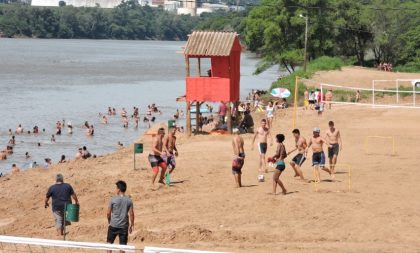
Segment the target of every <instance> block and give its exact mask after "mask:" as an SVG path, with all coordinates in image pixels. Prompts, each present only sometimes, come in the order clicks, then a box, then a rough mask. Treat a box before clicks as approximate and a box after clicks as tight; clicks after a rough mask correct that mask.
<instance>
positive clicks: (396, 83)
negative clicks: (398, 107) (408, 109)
mask: <svg viewBox="0 0 420 253" xmlns="http://www.w3.org/2000/svg"><path fill="white" fill-rule="evenodd" d="M395 85H396V86H397V87H396V88H397V104H399V101H400V98H399V97H400V96H399V93H398V90H399V86H400V85H399V80H398V79H397V80H396V82H395Z"/></svg>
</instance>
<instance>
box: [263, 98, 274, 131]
mask: <svg viewBox="0 0 420 253" xmlns="http://www.w3.org/2000/svg"><path fill="white" fill-rule="evenodd" d="M265 113H266V118H267V123H268V128H271V127H272V126H273V119H274V106H273V102H271V101H270V102H268V105H267V106H266V108H265Z"/></svg>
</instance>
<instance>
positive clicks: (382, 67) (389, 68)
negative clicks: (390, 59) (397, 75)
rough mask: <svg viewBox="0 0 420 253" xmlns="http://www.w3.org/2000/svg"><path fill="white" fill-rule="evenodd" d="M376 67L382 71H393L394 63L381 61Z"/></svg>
mask: <svg viewBox="0 0 420 253" xmlns="http://www.w3.org/2000/svg"><path fill="white" fill-rule="evenodd" d="M375 67H376V68H377V69H378V70H380V71H387V72H392V63H387V62H380V63H379V64H377V65H376V66H375Z"/></svg>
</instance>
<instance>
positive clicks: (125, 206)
mask: <svg viewBox="0 0 420 253" xmlns="http://www.w3.org/2000/svg"><path fill="white" fill-rule="evenodd" d="M116 185H117V189H116V194H117V195H116V196H114V197H112V199H111V201H110V202H109V205H108V211H107V214H106V217H107V219H108V235H107V239H106V242H107V243H110V244H113V243H114V241H115V238H117V236H118V238H119V240H120V245H127V242H128V234H129V233H130V234H131V233H132V232H133V228H134V209H133V202H132V201H131V199H130V198H129V197H127V196H126V195H125V192H126V190H127V184H126V183H125V182H124V181H121V180H120V181H118V182H117V183H116ZM108 252H112V250H108ZM120 252H124V251H120Z"/></svg>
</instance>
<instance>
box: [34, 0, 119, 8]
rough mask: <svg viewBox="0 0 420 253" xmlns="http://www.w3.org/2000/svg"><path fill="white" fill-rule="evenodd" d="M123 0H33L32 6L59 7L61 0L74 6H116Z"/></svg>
mask: <svg viewBox="0 0 420 253" xmlns="http://www.w3.org/2000/svg"><path fill="white" fill-rule="evenodd" d="M122 1H123V0H32V2H31V5H32V6H45V7H47V6H51V7H54V6H56V7H58V6H60V2H64V3H65V5H71V6H74V7H96V6H98V7H100V8H115V7H117V6H118V5H120V4H121V3H122Z"/></svg>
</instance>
